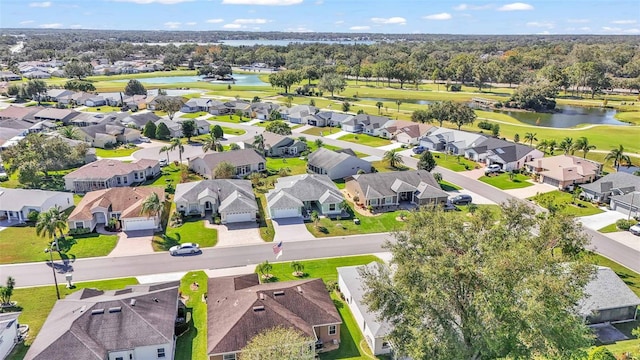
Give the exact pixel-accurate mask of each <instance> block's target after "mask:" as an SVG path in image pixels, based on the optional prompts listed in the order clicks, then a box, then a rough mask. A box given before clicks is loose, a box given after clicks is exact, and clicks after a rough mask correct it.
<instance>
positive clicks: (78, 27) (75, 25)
mask: <svg viewBox="0 0 640 360" xmlns="http://www.w3.org/2000/svg"><path fill="white" fill-rule="evenodd" d="M69 28H71V29H82V25H80V24H74V25H71V26H69Z"/></svg>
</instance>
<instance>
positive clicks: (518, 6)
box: [498, 2, 533, 11]
mask: <svg viewBox="0 0 640 360" xmlns="http://www.w3.org/2000/svg"><path fill="white" fill-rule="evenodd" d="M524 10H533V6H531V5H529V4H525V3H521V2H516V3H511V4H506V5H502V6H500V7H499V8H498V11H524Z"/></svg>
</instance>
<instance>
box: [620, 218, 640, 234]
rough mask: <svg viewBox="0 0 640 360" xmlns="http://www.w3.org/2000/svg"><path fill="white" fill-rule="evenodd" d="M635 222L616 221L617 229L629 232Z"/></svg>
mask: <svg viewBox="0 0 640 360" xmlns="http://www.w3.org/2000/svg"><path fill="white" fill-rule="evenodd" d="M635 223H636V222H635V221H633V220H625V219H620V220H618V221H616V227H617V228H618V229H620V230H624V231H627V230H629V228H630V227H632V226H633V225H635Z"/></svg>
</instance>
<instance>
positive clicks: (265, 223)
mask: <svg viewBox="0 0 640 360" xmlns="http://www.w3.org/2000/svg"><path fill="white" fill-rule="evenodd" d="M254 192H255V195H256V201H257V203H258V211H259V212H260V223H259V225H260V227H259V230H260V237H261V238H262V240H264V241H266V242H272V241H273V238H274V237H275V236H276V231H275V229H274V228H273V222H272V221H271V219H267V210H266V206H267V197H266V196H265V194H264V193H263V192H260V191H254Z"/></svg>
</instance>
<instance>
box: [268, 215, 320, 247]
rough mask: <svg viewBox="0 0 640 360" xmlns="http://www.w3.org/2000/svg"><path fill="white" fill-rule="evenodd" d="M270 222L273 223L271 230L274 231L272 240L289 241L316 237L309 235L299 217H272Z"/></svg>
mask: <svg viewBox="0 0 640 360" xmlns="http://www.w3.org/2000/svg"><path fill="white" fill-rule="evenodd" d="M271 222H272V223H273V230H274V231H275V233H276V235H275V237H274V238H273V242H280V241H284V242H287V243H289V242H294V241H305V240H315V239H316V238H315V237H314V236H313V235H311V233H310V232H309V230H307V227H306V225H305V224H304V221H303V220H302V218H301V217H297V218H284V219H272V220H271Z"/></svg>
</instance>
